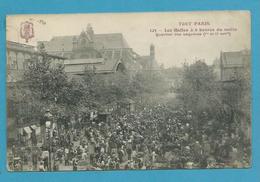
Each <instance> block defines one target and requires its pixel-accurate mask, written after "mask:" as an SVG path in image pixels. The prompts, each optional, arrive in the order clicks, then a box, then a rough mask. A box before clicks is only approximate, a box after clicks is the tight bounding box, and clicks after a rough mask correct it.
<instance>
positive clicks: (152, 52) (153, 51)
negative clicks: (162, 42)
mask: <svg viewBox="0 0 260 182" xmlns="http://www.w3.org/2000/svg"><path fill="white" fill-rule="evenodd" d="M150 56H151V57H152V58H154V57H155V49H154V45H153V44H151V45H150Z"/></svg>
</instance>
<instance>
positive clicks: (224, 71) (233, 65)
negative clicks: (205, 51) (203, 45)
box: [213, 50, 251, 81]
mask: <svg viewBox="0 0 260 182" xmlns="http://www.w3.org/2000/svg"><path fill="white" fill-rule="evenodd" d="M250 60H251V54H250V50H241V51H233V52H221V53H220V58H219V59H216V60H215V61H214V64H213V67H214V70H215V73H216V75H217V79H218V80H219V81H235V80H237V79H239V77H241V76H242V75H243V74H244V73H245V72H246V71H248V70H250Z"/></svg>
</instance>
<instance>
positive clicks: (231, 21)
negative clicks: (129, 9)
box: [6, 11, 252, 171]
mask: <svg viewBox="0 0 260 182" xmlns="http://www.w3.org/2000/svg"><path fill="white" fill-rule="evenodd" d="M6 70H7V75H6V87H7V88H6V89H7V94H6V95H7V121H6V122H7V124H6V126H7V128H6V131H7V154H6V156H7V168H8V170H9V171H82V170H83V171H84V170H140V169H142V170H150V169H211V168H214V169H215V168H250V167H251V158H252V156H251V17H250V12H249V11H203V12H199V11H198V12H196V11H195V12H149V13H148V12H146V13H95V14H48V15H47V14H23V15H8V16H7V17H6Z"/></svg>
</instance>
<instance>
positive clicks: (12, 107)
mask: <svg viewBox="0 0 260 182" xmlns="http://www.w3.org/2000/svg"><path fill="white" fill-rule="evenodd" d="M35 56H36V57H37V56H38V58H40V57H39V55H38V53H37V51H36V48H35V47H34V46H30V45H26V44H21V43H17V42H12V41H7V42H6V70H7V75H6V82H7V119H8V122H7V131H8V140H9V141H14V139H17V136H18V134H21V133H22V134H23V136H25V137H30V135H31V134H32V132H33V131H35V132H36V134H38V133H39V130H38V127H37V126H36V125H35V123H31V124H29V123H27V124H25V125H24V124H23V123H22V122H19V119H20V118H17V116H16V114H15V113H17V112H25V113H26V112H30V108H28V106H25V105H24V104H23V103H21V102H20V101H19V100H15V99H14V98H13V96H14V95H16V96H18V98H21V97H22V95H21V94H20V92H19V89H18V88H17V86H18V85H21V84H22V83H21V82H20V81H21V80H22V78H23V74H24V71H25V70H27V69H28V66H29V63H30V60H31V59H32V58H33V57H35ZM48 56H49V58H50V60H51V64H52V65H55V64H56V63H63V61H64V58H63V57H60V56H56V55H48Z"/></svg>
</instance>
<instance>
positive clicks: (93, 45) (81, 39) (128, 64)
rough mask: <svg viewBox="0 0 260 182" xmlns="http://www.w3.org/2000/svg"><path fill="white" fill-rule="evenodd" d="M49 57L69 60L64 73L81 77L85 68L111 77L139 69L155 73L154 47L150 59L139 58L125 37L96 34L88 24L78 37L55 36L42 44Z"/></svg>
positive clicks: (111, 34)
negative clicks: (119, 72)
mask: <svg viewBox="0 0 260 182" xmlns="http://www.w3.org/2000/svg"><path fill="white" fill-rule="evenodd" d="M39 43H43V44H44V45H45V49H46V51H47V53H48V54H52V55H57V56H62V57H66V58H67V59H66V61H65V62H64V64H65V71H66V72H67V73H69V74H72V75H81V74H83V73H84V71H85V70H86V69H91V70H95V72H96V73H101V74H109V73H115V72H117V71H128V72H131V73H133V74H134V73H135V72H137V71H138V70H142V69H145V70H155V69H154V67H156V65H157V63H156V60H155V57H154V53H155V47H154V46H153V45H152V46H151V48H150V51H151V52H150V55H149V56H140V55H138V54H137V53H136V52H134V50H133V49H132V48H131V47H130V46H129V45H128V43H127V41H126V40H125V38H124V36H123V34H121V33H110V34H95V33H94V30H93V28H92V26H91V25H90V24H88V26H87V28H86V30H83V31H82V32H81V33H80V34H79V35H73V36H56V37H53V38H52V39H51V40H50V41H41V42H39Z"/></svg>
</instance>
